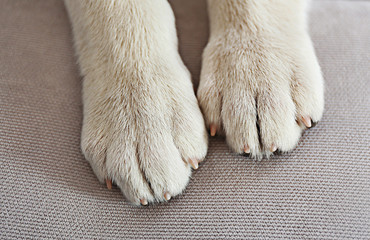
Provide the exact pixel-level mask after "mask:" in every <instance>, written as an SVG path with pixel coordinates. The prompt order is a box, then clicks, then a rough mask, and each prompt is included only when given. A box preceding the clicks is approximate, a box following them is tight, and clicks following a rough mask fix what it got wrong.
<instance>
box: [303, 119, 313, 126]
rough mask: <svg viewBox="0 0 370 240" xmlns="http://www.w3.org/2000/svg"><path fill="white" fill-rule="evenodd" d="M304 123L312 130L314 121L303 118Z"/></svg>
mask: <svg viewBox="0 0 370 240" xmlns="http://www.w3.org/2000/svg"><path fill="white" fill-rule="evenodd" d="M302 122H303V124H304V125H305V126H306V127H307V128H310V127H312V121H311V118H310V117H302Z"/></svg>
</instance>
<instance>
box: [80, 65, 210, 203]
mask: <svg viewBox="0 0 370 240" xmlns="http://www.w3.org/2000/svg"><path fill="white" fill-rule="evenodd" d="M153 66H154V65H150V66H147V67H146V68H145V71H140V70H137V71H135V74H134V75H129V73H125V74H122V73H117V74H112V77H113V76H118V77H117V78H116V79H113V80H111V79H109V81H106V82H105V84H103V85H99V84H96V82H97V80H99V79H96V76H94V75H90V76H86V77H85V80H84V120H83V129H82V139H81V141H82V151H83V153H84V155H85V157H86V159H87V160H88V161H89V162H90V164H91V166H92V168H93V170H94V172H95V173H96V175H97V176H98V178H99V180H100V181H101V182H103V183H104V182H105V181H107V184H108V187H110V186H111V182H110V179H111V180H112V181H113V182H114V183H116V184H117V186H118V187H120V189H121V190H122V192H123V193H124V195H125V196H126V198H127V200H129V201H130V202H132V203H133V204H136V205H139V204H142V205H146V204H148V203H150V202H161V201H167V200H169V199H170V198H171V197H172V196H176V195H178V194H180V193H181V192H182V191H183V190H184V189H185V187H186V185H187V184H188V182H189V177H190V175H191V167H193V168H195V169H196V168H198V162H200V161H202V160H203V159H204V157H205V155H206V153H207V144H208V143H207V133H206V129H205V125H204V121H203V118H202V115H201V112H200V109H199V107H198V104H197V100H196V97H195V95H194V92H193V89H192V86H191V82H190V77H189V74H188V73H187V72H186V71H185V70H184V67H182V66H180V65H176V64H172V66H171V67H168V66H162V67H161V68H157V69H150V68H151V67H153ZM174 68H176V69H174ZM170 69H171V70H170ZM130 70H131V71H132V69H130ZM120 76H124V77H125V78H123V77H122V78H121V77H120ZM127 76H131V77H130V79H127ZM138 78H139V79H140V82H139V81H138ZM102 81H104V80H102Z"/></svg>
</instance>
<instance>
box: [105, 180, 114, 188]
mask: <svg viewBox="0 0 370 240" xmlns="http://www.w3.org/2000/svg"><path fill="white" fill-rule="evenodd" d="M105 184H106V185H107V188H108V189H112V179H106V180H105Z"/></svg>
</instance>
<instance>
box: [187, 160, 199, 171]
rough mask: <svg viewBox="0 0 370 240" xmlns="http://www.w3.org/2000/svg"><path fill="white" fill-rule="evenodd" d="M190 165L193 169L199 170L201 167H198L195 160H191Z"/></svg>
mask: <svg viewBox="0 0 370 240" xmlns="http://www.w3.org/2000/svg"><path fill="white" fill-rule="evenodd" d="M189 163H190V165H191V166H192V168H193V169H198V167H199V165H198V161H197V160H195V159H191V158H190V159H189Z"/></svg>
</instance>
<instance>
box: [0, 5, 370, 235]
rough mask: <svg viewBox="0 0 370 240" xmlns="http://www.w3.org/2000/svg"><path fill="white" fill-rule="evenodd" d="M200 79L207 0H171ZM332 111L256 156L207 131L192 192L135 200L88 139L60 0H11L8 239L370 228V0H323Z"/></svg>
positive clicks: (2, 197) (1, 172)
mask: <svg viewBox="0 0 370 240" xmlns="http://www.w3.org/2000/svg"><path fill="white" fill-rule="evenodd" d="M170 2H171V5H172V6H173V7H174V12H175V15H176V18H177V28H178V35H179V39H180V52H181V55H182V57H183V59H184V62H185V64H186V65H187V66H188V68H189V70H190V71H191V73H192V76H193V80H194V85H197V84H198V81H199V72H200V66H201V65H200V63H201V54H202V49H203V47H204V46H205V44H206V42H207V38H208V19H207V11H206V2H205V1H204V0H188V1H181V0H172V1H170ZM310 15H311V21H310V31H311V35H312V38H313V41H314V44H315V48H316V51H317V54H318V58H319V61H320V64H321V66H322V70H323V72H324V76H325V80H326V83H325V84H326V98H325V101H326V110H325V114H324V117H323V119H322V121H321V122H320V123H319V124H318V125H317V126H316V127H315V128H313V129H311V130H308V131H306V132H305V134H304V135H303V137H302V139H301V141H300V143H299V145H298V147H297V149H296V150H295V151H293V152H291V153H289V154H285V155H279V156H274V157H272V158H271V159H270V160H263V161H261V162H254V161H252V160H250V159H248V158H245V157H243V156H239V155H236V154H234V153H232V152H231V151H230V150H229V149H228V147H227V145H226V144H225V140H224V139H223V138H220V137H216V138H212V139H210V148H209V153H208V156H207V158H206V161H205V162H204V163H202V164H201V166H200V168H199V170H197V171H196V172H194V174H193V177H192V180H191V182H190V184H189V186H188V188H187V189H186V191H185V193H184V194H183V195H181V196H179V197H176V198H175V199H173V200H171V201H170V202H169V203H164V204H158V205H151V206H149V207H141V208H138V207H134V206H131V205H129V204H128V203H127V202H126V201H125V200H124V198H123V196H122V194H121V192H120V191H119V189H117V188H114V189H113V190H108V189H106V187H105V186H103V185H101V184H100V183H99V182H98V180H97V179H96V177H95V176H94V174H93V172H92V170H91V168H90V166H89V164H88V163H87V161H86V160H85V159H84V157H83V155H82V154H81V151H80V146H79V142H80V131H81V120H82V103H81V78H80V77H79V73H78V67H77V65H76V59H75V58H74V52H73V48H72V35H71V29H70V25H69V20H68V16H67V14H66V11H65V8H64V5H63V2H62V1H60V0H1V1H0V23H1V27H0V46H1V47H0V163H1V164H0V220H1V221H0V238H1V239H22V238H26V239H29V238H35V239H46V238H51V239H56V238H67V239H72V238H81V239H92V238H99V239H101V238H103V239H107V238H108V239H113V238H126V239H133V238H147V239H161V238H167V239H182V238H195V239H201V238H203V239H369V238H370V120H369V118H370V74H369V69H370V61H369V60H370V31H369V23H370V2H369V1H339V0H338V1H330V0H317V1H314V3H313V6H312V10H311V14H310Z"/></svg>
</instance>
